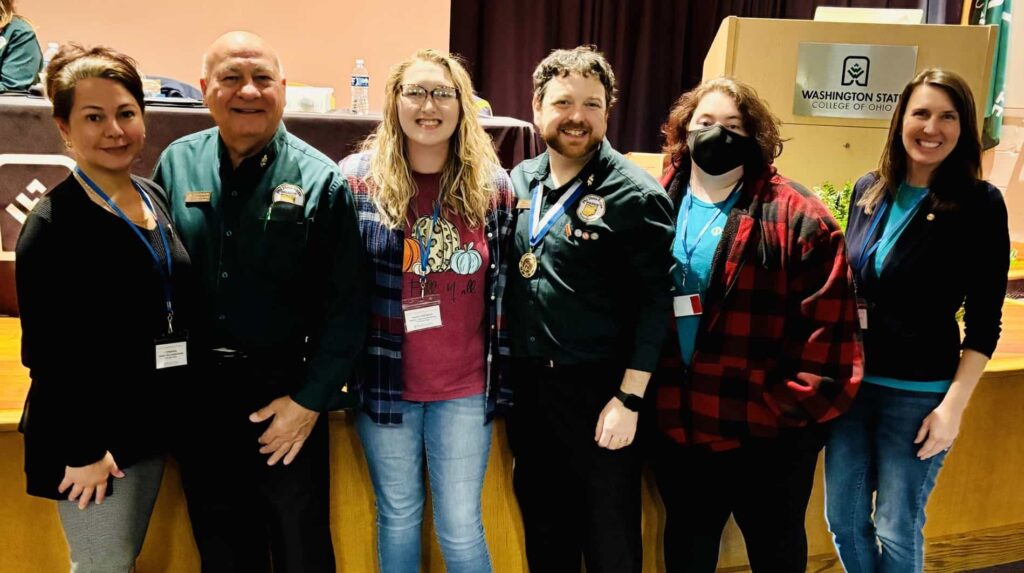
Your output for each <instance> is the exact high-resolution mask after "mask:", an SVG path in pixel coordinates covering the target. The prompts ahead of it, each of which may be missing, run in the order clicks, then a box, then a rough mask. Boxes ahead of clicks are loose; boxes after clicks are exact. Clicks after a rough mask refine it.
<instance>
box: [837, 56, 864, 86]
mask: <svg viewBox="0 0 1024 573" xmlns="http://www.w3.org/2000/svg"><path fill="white" fill-rule="evenodd" d="M870 73H871V58H867V57H864V56H847V57H846V59H844V60H843V81H842V82H841V83H842V85H844V86H853V85H858V86H864V87H868V75H869V74H870Z"/></svg>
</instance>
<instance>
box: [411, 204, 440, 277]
mask: <svg viewBox="0 0 1024 573" xmlns="http://www.w3.org/2000/svg"><path fill="white" fill-rule="evenodd" d="M440 218H441V197H440V196H438V198H437V203H436V204H435V205H434V215H433V217H431V219H430V229H428V230H427V240H426V242H424V241H423V235H422V234H421V233H420V232H419V231H417V232H416V242H417V243H419V244H420V272H422V273H423V274H421V275H420V296H421V297H422V296H423V295H424V294H425V293H426V291H427V265H428V264H429V263H430V247H431V245H432V244H433V242H434V227H436V226H437V220H438V219H440Z"/></svg>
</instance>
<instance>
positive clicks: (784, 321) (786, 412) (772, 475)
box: [651, 77, 862, 573]
mask: <svg viewBox="0 0 1024 573" xmlns="http://www.w3.org/2000/svg"><path fill="white" fill-rule="evenodd" d="M663 133H664V134H665V138H666V147H665V150H664V151H665V152H666V153H667V154H668V155H669V157H670V158H671V164H670V166H669V168H668V170H667V171H666V173H665V174H664V176H663V179H662V183H663V184H664V185H665V186H666V188H667V190H668V194H669V196H670V197H672V199H673V201H674V203H675V205H676V224H677V227H676V239H675V242H674V244H673V247H672V253H673V257H674V259H675V262H676V265H675V267H674V270H673V282H674V288H675V297H674V301H673V318H674V320H673V321H672V324H673V326H674V330H675V336H674V337H673V338H674V339H675V340H673V341H672V343H669V344H666V345H665V350H666V353H665V356H663V359H662V364H661V366H660V367H659V369H658V372H657V374H656V377H655V379H656V382H655V383H656V385H657V392H656V394H657V399H656V405H657V416H656V419H657V426H658V430H659V431H658V432H655V433H654V435H653V440H652V441H653V446H652V448H651V453H652V461H653V466H654V470H655V477H656V479H657V482H658V489H659V491H660V493H661V497H662V500H663V501H664V504H665V515H666V522H665V545H664V547H665V569H666V571H670V572H682V571H686V572H691V571H693V572H707V573H712V572H713V571H715V569H716V566H717V563H718V553H719V545H720V538H721V535H722V529H723V528H724V527H725V523H726V521H727V520H728V519H729V516H730V515H733V516H734V517H735V518H736V522H737V524H738V525H739V527H740V529H741V531H742V532H743V538H744V541H745V542H746V546H747V554H748V555H749V556H750V564H751V567H752V569H753V570H754V571H755V572H761V571H766V572H772V573H796V572H803V571H804V570H805V568H806V562H807V538H806V534H805V532H804V516H805V513H806V510H807V501H808V498H809V496H810V492H811V485H812V483H813V481H814V469H815V466H816V463H817V459H818V453H819V452H820V450H821V448H822V446H823V444H824V441H825V425H824V422H826V421H828V420H830V419H832V418H834V417H836V416H838V415H839V414H841V413H842V412H843V411H845V410H846V409H847V408H849V407H850V404H851V403H852V400H853V396H854V394H855V393H856V390H857V387H858V385H859V383H860V378H861V366H862V358H861V350H860V345H859V343H858V329H857V318H856V304H855V299H854V294H853V286H852V284H851V280H850V273H849V267H848V266H847V262H846V247H845V244H844V242H843V235H842V231H841V230H840V229H839V226H838V225H837V224H836V221H835V220H834V219H833V218H832V216H831V215H830V214H829V212H828V209H826V208H825V206H824V205H823V204H822V203H821V201H819V200H818V199H817V198H816V197H815V196H814V195H813V194H811V193H810V192H808V191H807V190H806V189H804V188H802V187H801V186H799V185H798V184H797V183H794V182H792V181H789V180H787V179H785V178H783V177H782V176H780V175H779V174H778V173H777V172H776V170H775V168H774V167H773V166H772V163H773V161H774V160H775V158H776V157H777V156H778V155H779V154H780V153H781V152H782V139H781V137H780V135H779V122H778V120H777V119H776V118H775V116H774V115H772V113H771V111H770V110H769V109H768V107H767V105H766V104H765V103H764V102H763V101H762V100H761V99H759V98H758V96H757V94H756V93H755V92H754V90H753V89H752V88H751V87H750V86H747V85H746V84H744V83H742V82H740V81H737V80H735V79H732V78H727V77H721V78H716V79H713V80H708V81H706V82H704V83H702V84H701V85H699V86H698V87H696V88H694V90H693V91H690V92H687V93H685V94H683V95H682V96H681V97H680V98H679V100H678V101H677V102H676V104H675V106H674V107H673V108H672V111H671V112H670V114H669V118H668V121H667V122H666V123H665V126H664V127H663Z"/></svg>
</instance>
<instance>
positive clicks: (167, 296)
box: [75, 166, 174, 334]
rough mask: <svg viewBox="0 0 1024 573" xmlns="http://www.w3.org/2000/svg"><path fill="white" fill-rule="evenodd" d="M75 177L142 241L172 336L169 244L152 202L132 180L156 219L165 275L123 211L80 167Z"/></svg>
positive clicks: (147, 244)
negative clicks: (157, 273) (155, 273)
mask: <svg viewBox="0 0 1024 573" xmlns="http://www.w3.org/2000/svg"><path fill="white" fill-rule="evenodd" d="M75 175H77V176H78V177H79V179H81V180H82V181H84V182H85V183H86V185H88V186H89V188H90V189H92V190H93V192H94V193H96V194H97V195H99V197H100V199H103V201H104V202H106V204H107V206H108V207H110V208H111V209H113V211H114V213H117V216H118V217H121V220H123V221H124V222H125V223H127V224H128V226H129V227H130V228H131V230H133V231H135V235H136V236H137V237H138V238H139V240H140V241H142V244H143V245H145V247H146V250H148V251H149V254H150V256H152V257H153V261H154V262H155V263H156V267H157V269H159V270H160V278H161V279H163V286H164V306H165V307H166V309H167V333H168V334H172V333H173V332H174V325H173V322H174V305H173V302H172V299H171V270H172V266H171V246H170V242H169V241H168V240H167V235H166V233H165V232H164V228H163V226H162V225H160V218H159V217H158V216H157V212H156V209H154V208H153V203H152V201H150V200H149V197H148V196H147V195H146V192H145V191H143V190H142V187H139V184H138V183H136V182H135V181H134V180H133V181H132V186H133V187H135V190H136V191H138V192H139V196H141V197H142V201H143V202H144V203H145V204H146V207H149V210H150V211H151V212H152V213H153V217H154V218H155V219H156V228H157V229H158V230H159V231H160V242H161V243H162V244H163V247H164V256H165V257H166V259H167V272H166V273H164V269H163V267H162V266H161V265H160V257H159V255H157V254H156V250H154V249H153V245H151V244H149V240H148V239H146V237H145V236H143V234H142V231H140V230H139V227H138V225H136V224H135V223H132V222H131V220H130V219H129V218H128V216H127V215H125V214H124V211H122V210H121V208H120V207H118V206H117V203H114V202H113V201H112V200H111V199H110V197H108V196H107V194H106V193H104V192H103V190H102V189H100V186H99V185H97V184H96V183H95V182H93V180H92V179H89V176H88V175H86V174H85V172H84V171H82V169H81V168H80V167H77V166H76V167H75Z"/></svg>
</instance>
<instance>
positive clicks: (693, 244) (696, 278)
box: [672, 188, 740, 365]
mask: <svg viewBox="0 0 1024 573" xmlns="http://www.w3.org/2000/svg"><path fill="white" fill-rule="evenodd" d="M686 193H687V197H686V198H684V199H683V205H682V208H680V209H679V215H678V216H677V217H676V237H675V241H673V243H672V257H673V258H674V259H675V263H676V264H675V267H674V270H673V272H672V281H673V282H674V283H675V287H676V295H677V296H678V295H687V294H699V295H701V298H702V299H703V297H704V291H706V290H707V288H708V278H709V277H710V276H711V263H712V262H713V259H714V256H715V249H717V248H718V242H719V241H721V239H722V229H723V228H725V221H726V219H727V218H728V215H729V210H730V209H732V206H733V205H734V204H736V199H737V198H739V195H740V194H739V192H738V191H735V190H734V191H733V192H732V194H730V195H729V197H728V198H726V199H725V200H724V201H721V202H718V203H707V202H705V201H701V200H700V199H697V198H696V197H694V196H693V193H692V192H691V191H690V189H689V188H687V190H686ZM702 231H703V234H702ZM699 327H700V315H696V316H681V317H677V318H676V330H677V331H678V334H679V350H680V352H681V354H682V358H683V362H684V363H685V364H687V365H689V364H690V358H691V357H692V356H693V347H694V343H695V342H696V340H697V329H698V328H699Z"/></svg>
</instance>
